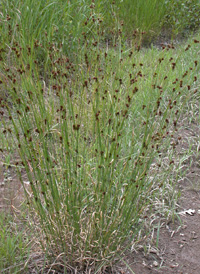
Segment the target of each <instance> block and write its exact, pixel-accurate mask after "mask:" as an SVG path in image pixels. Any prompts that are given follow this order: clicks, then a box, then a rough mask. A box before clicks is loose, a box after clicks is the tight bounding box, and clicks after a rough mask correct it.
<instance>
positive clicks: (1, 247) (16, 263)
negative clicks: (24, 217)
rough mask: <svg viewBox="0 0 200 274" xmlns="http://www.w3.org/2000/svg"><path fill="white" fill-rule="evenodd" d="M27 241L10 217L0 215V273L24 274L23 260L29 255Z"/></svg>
mask: <svg viewBox="0 0 200 274" xmlns="http://www.w3.org/2000/svg"><path fill="white" fill-rule="evenodd" d="M27 244H28V241H27V239H25V235H24V231H23V230H22V231H20V229H19V227H18V226H17V225H16V223H15V220H13V218H12V216H9V215H7V216H5V215H4V214H2V213H1V215H0V271H1V273H9V274H11V273H12V274H14V273H19V272H20V273H25V272H26V269H25V268H24V265H25V260H26V259H27V257H28V254H29V247H28V245H27Z"/></svg>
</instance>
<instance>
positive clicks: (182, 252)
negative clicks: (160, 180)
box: [124, 124, 200, 274]
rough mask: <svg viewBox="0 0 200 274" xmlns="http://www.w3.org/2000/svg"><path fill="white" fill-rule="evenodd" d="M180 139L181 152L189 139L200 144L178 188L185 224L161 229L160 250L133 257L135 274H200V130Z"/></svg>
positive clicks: (180, 213) (184, 132)
mask: <svg viewBox="0 0 200 274" xmlns="http://www.w3.org/2000/svg"><path fill="white" fill-rule="evenodd" d="M180 135H181V137H182V140H183V141H182V142H181V143H180V145H179V147H178V148H177V149H182V148H187V146H188V140H189V138H191V139H195V138H196V140H197V143H198V145H197V147H195V149H196V150H197V151H198V157H197V158H195V157H193V158H192V159H190V161H189V160H188V161H187V162H186V166H187V167H188V166H189V165H190V163H192V164H191V166H190V167H189V168H188V170H187V172H186V175H185V177H184V179H183V180H181V181H180V182H179V185H178V186H177V187H178V189H179V190H180V191H181V197H180V199H179V208H178V210H177V213H178V216H179V218H180V220H181V223H180V221H178V220H177V221H175V223H172V222H171V223H168V224H165V225H164V226H163V227H161V228H160V233H159V244H158V248H157V249H152V250H151V251H150V252H149V253H148V254H145V253H144V251H143V250H140V251H138V252H135V253H134V254H132V255H131V257H130V259H129V265H130V266H131V269H132V271H134V273H135V274H157V273H159V274H200V153H199V151H200V147H199V146H200V143H199V141H200V126H199V125H197V124H194V125H193V126H189V127H186V128H184V129H183V130H181V131H180ZM128 272H129V273H131V272H130V271H126V272H124V274H128Z"/></svg>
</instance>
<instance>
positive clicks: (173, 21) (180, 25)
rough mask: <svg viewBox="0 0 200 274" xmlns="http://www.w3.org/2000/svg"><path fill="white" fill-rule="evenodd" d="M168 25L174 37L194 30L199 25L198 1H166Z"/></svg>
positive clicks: (199, 9)
mask: <svg viewBox="0 0 200 274" xmlns="http://www.w3.org/2000/svg"><path fill="white" fill-rule="evenodd" d="M165 4H166V6H167V14H166V15H165V18H166V24H168V25H169V26H170V27H171V28H172V31H173V34H174V35H177V34H178V33H180V32H182V31H186V30H196V29H198V28H199V25H200V19H199V18H200V3H199V1H198V0H184V1H183V0H176V1H171V0H166V1H165Z"/></svg>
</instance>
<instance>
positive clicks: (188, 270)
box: [0, 125, 200, 274]
mask: <svg viewBox="0 0 200 274" xmlns="http://www.w3.org/2000/svg"><path fill="white" fill-rule="evenodd" d="M180 134H181V135H182V137H183V138H182V139H183V142H182V143H181V144H180V145H179V146H180V147H179V149H181V146H184V147H185V146H187V141H188V138H189V137H191V138H196V139H197V140H199V136H200V127H199V125H195V126H194V128H193V129H191V128H190V127H188V128H184V130H182V131H181V133H180ZM198 142H199V141H198ZM195 149H197V150H199V147H197V148H195ZM198 155H199V154H198ZM198 157H199V156H198ZM190 163H192V164H191V166H190V168H188V170H187V173H186V176H185V177H184V179H183V180H182V181H180V182H179V185H178V186H177V187H178V188H179V189H180V191H181V197H180V200H179V209H178V210H177V213H178V214H177V215H178V216H179V218H180V220H181V221H182V224H180V221H178V220H176V221H175V223H172V222H171V223H168V224H164V225H163V226H162V227H161V228H160V233H159V235H160V236H159V243H158V248H156V249H153V248H152V249H151V250H150V252H149V253H148V254H146V253H144V250H143V249H141V250H139V251H137V252H134V253H132V254H130V255H129V256H128V260H127V263H128V264H129V266H130V268H131V269H132V271H133V272H134V273H135V274H157V273H159V274H200V158H194V157H193V158H192V161H191V159H190ZM186 165H189V161H188V163H186ZM22 195H23V189H22V187H21V185H20V183H19V181H18V180H17V177H16V175H14V174H13V171H12V168H7V169H6V168H5V167H3V165H2V162H0V211H4V212H6V211H7V210H9V211H10V210H11V212H12V211H15V210H17V208H18V207H19V205H20V203H21V198H20V197H22ZM119 273H120V274H131V273H132V272H131V271H130V270H128V269H126V270H125V269H124V270H120V272H119Z"/></svg>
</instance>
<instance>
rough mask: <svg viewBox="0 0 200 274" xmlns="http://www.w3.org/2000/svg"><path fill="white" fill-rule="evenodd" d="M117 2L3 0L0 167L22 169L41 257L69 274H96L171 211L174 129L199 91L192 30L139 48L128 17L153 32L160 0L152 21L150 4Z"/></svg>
mask: <svg viewBox="0 0 200 274" xmlns="http://www.w3.org/2000/svg"><path fill="white" fill-rule="evenodd" d="M123 2H124V5H123ZM123 2H122V1H121V2H120V3H118V2H117V1H116V2H115V4H110V5H108V4H107V5H108V6H106V7H107V10H106V12H105V9H104V11H103V9H102V6H103V4H105V3H102V2H98V1H96V2H95V3H92V2H91V1H76V2H75V3H73V4H71V2H70V1H68V2H67V4H66V1H56V2H55V1H54V2H53V1H40V3H38V2H37V1H35V2H33V1H28V0H27V1H24V2H23V3H22V2H21V1H15V2H13V1H3V3H2V4H1V5H2V6H1V7H2V10H3V13H2V14H1V16H2V17H3V18H4V19H5V21H4V24H1V25H0V28H1V30H2V33H3V35H2V37H1V41H2V42H3V43H2V48H1V63H0V68H1V73H0V80H1V85H0V91H1V105H0V106H1V116H2V119H1V133H0V134H1V135H0V136H1V139H2V141H3V142H2V144H3V145H2V147H1V151H2V152H3V154H4V164H6V165H10V166H12V167H15V169H16V171H17V172H18V175H19V177H20V179H21V183H22V186H24V191H25V196H26V198H27V203H28V205H29V210H30V211H31V212H32V211H33V212H34V216H35V217H34V220H36V221H35V228H36V229H37V231H38V230H39V231H40V238H39V240H40V243H41V246H42V247H43V249H44V250H45V252H46V254H47V255H48V260H49V263H52V268H53V269H54V270H58V271H59V269H60V270H61V269H62V271H65V273H66V271H67V269H68V267H69V266H70V267H73V268H77V270H78V271H79V272H80V273H83V272H84V271H85V273H87V271H90V270H91V271H93V272H95V271H97V270H101V271H103V269H105V268H106V267H109V266H110V265H112V263H113V262H115V260H117V258H119V257H123V255H122V254H123V253H124V251H125V250H126V249H127V248H129V247H131V246H134V245H135V244H137V242H138V241H139V240H140V235H142V234H143V233H148V229H149V227H150V223H153V222H154V220H155V222H156V221H157V220H158V219H159V220H161V219H164V218H165V219H167V218H168V219H169V218H174V215H175V210H176V203H177V198H178V193H177V192H176V190H175V185H174V183H175V182H176V181H177V178H176V176H175V174H176V172H177V170H178V169H179V166H178V162H179V159H178V157H179V156H176V159H174V155H175V154H174V151H175V149H176V144H177V142H178V135H177V127H178V122H179V118H180V117H181V115H183V112H184V111H185V109H187V105H188V104H189V103H190V102H191V100H193V101H194V102H195V101H196V100H198V99H199V91H198V87H199V79H198V72H199V63H198V61H197V60H198V52H199V42H198V41H199V35H198V34H197V36H196V37H195V38H191V39H189V40H188V41H187V44H183V45H180V46H177V48H176V49H175V48H174V46H173V45H169V46H167V47H163V48H161V49H159V48H156V47H154V46H151V47H150V48H148V49H141V50H140V51H138V48H136V47H135V45H134V44H133V45H131V43H125V41H127V39H128V40H130V37H128V36H127V31H128V30H129V27H130V25H131V24H132V25H133V29H131V27H130V30H131V31H133V30H134V29H135V28H139V27H140V29H139V30H138V32H137V35H139V36H138V37H139V39H143V38H142V36H141V35H140V34H141V31H144V30H145V31H146V32H147V33H148V35H149V36H148V37H149V38H148V39H150V37H151V35H150V33H151V32H155V33H158V32H159V31H160V29H161V27H162V25H161V24H158V21H159V20H160V18H165V15H166V13H167V11H166V9H167V7H166V6H165V5H164V2H166V1H159V2H158V1H154V4H155V5H158V3H159V5H160V8H159V12H157V13H156V16H157V17H156V16H152V17H151V18H154V20H155V21H153V20H152V19H151V20H150V19H149V18H148V17H147V16H144V15H145V14H146V13H147V11H148V10H149V11H151V12H152V13H153V12H154V10H155V9H154V8H153V5H152V1H151V5H150V2H148V3H146V4H145V5H139V4H141V3H142V1H141V2H139V1H136V5H130V1H123ZM186 2H187V1H186ZM106 3H107V2H106ZM94 4H95V5H94ZM148 5H150V6H148ZM196 7H197V6H196ZM134 9H136V10H134ZM110 12H112V15H113V16H111V13H110ZM7 14H9V15H7ZM132 14H136V17H133V18H132V16H131V15H132ZM141 14H142V15H143V16H144V17H145V18H146V19H147V22H145V21H144V20H143V17H142V15H141ZM149 14H151V13H149ZM30 15H32V16H30ZM140 15H141V16H140ZM125 16H126V17H127V18H126V19H127V20H125ZM6 18H7V19H6ZM87 18H88V19H87ZM123 18H124V19H123ZM101 19H102V22H101ZM132 20H134V21H132ZM141 20H143V21H141ZM163 20H164V19H163ZM122 21H123V22H122ZM85 22H87V23H85ZM133 22H134V24H133ZM142 22H144V23H142ZM16 24H18V25H16ZM126 24H127V25H126ZM169 24H170V23H169ZM101 25H102V27H101ZM128 25H129V27H128ZM27 26H28V27H27ZM195 26H196V24H195ZM119 27H120V28H121V31H122V32H121V31H120V32H119V30H118V32H119V33H118V34H117V32H116V30H117V29H118V28H119ZM111 29H112V30H113V31H114V33H113V35H114V38H113V37H112V39H111V36H109V35H110V33H109V32H110V30H111ZM102 31H104V34H102ZM83 32H84V33H83ZM134 39H135V38H134ZM137 39H138V38H137ZM145 39H146V38H145ZM194 39H196V40H198V41H196V40H194ZM106 41H107V42H106ZM110 41H112V43H110ZM135 41H136V40H134V42H135ZM115 42H116V45H114V44H115ZM129 42H130V41H129ZM137 42H138V41H137ZM128 45H129V46H128ZM188 45H189V46H188ZM172 135H173V137H172ZM14 153H15V154H17V155H18V156H19V157H20V162H19V160H15V158H14V157H13V154H14ZM181 157H183V156H181ZM24 173H25V174H26V176H27V178H28V181H29V182H30V188H31V191H27V189H26V186H25V184H24V179H23V174H24ZM27 214H28V213H27ZM5 232H6V231H4V232H3V233H4V234H5ZM158 234H159V233H158ZM20 235H21V234H18V235H17V234H15V237H13V238H12V241H13V244H14V245H15V246H16V247H17V246H18V242H16V240H18V239H19V237H20ZM157 241H158V239H157ZM20 254H22V253H20ZM4 258H5V261H8V263H9V264H12V265H15V261H13V262H10V261H9V260H10V259H9V258H7V257H6V255H4ZM22 258H23V256H22ZM14 259H15V256H14V255H13V256H12V260H14ZM56 261H57V264H55V262H56ZM3 267H4V268H5V267H6V266H2V268H3ZM43 270H44V269H43Z"/></svg>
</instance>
